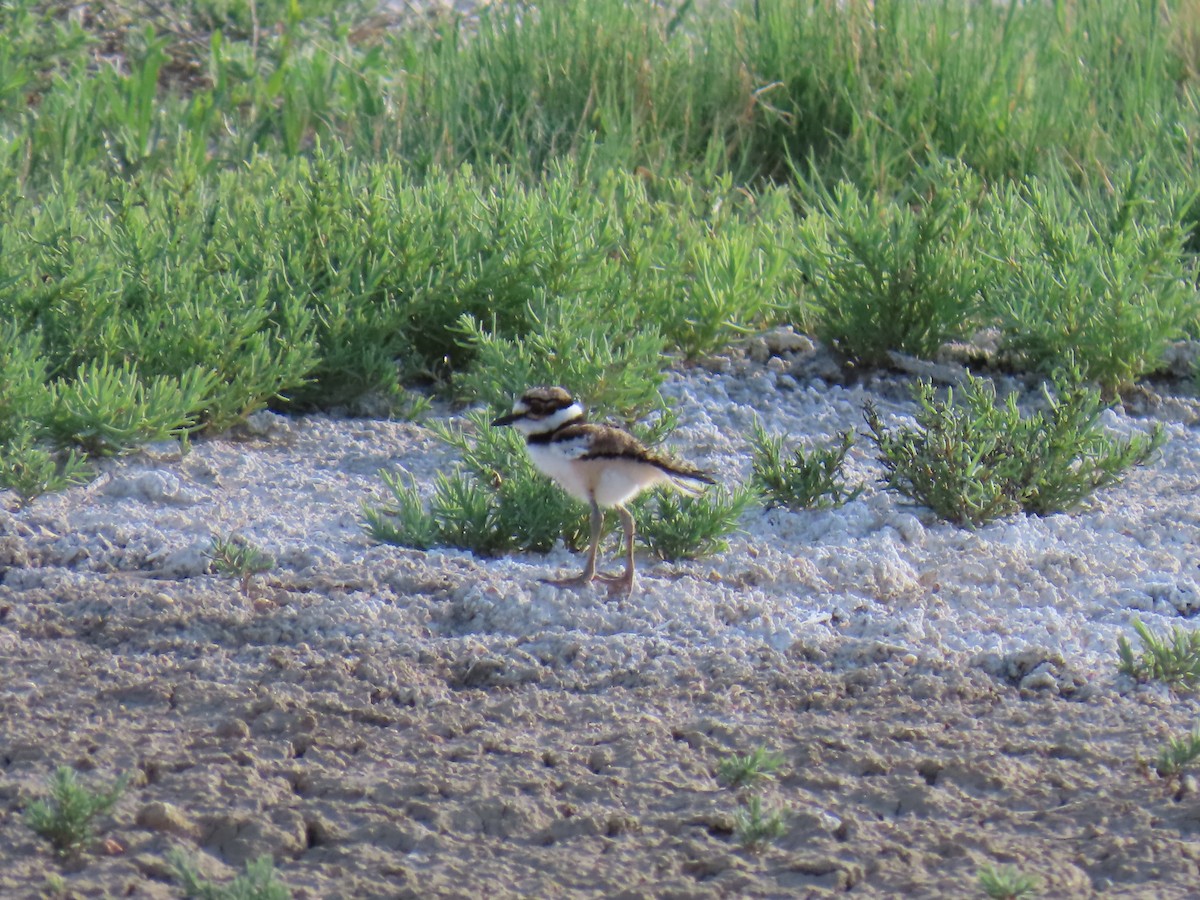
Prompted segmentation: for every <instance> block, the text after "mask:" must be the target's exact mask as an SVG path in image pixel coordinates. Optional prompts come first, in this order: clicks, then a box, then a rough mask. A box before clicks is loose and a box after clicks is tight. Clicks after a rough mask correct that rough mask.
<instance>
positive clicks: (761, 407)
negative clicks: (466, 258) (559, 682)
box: [0, 365, 1200, 690]
mask: <svg viewBox="0 0 1200 900" xmlns="http://www.w3.org/2000/svg"><path fill="white" fill-rule="evenodd" d="M726 368H727V369H730V370H731V371H727V372H714V371H710V370H702V369H694V370H689V371H686V372H682V373H676V374H672V375H671V376H670V377H669V378H668V381H667V383H666V386H665V388H664V392H665V394H666V395H667V396H668V397H669V399H670V401H671V402H672V405H673V406H674V407H675V409H676V410H677V411H678V414H679V419H680V427H679V429H678V430H677V431H676V432H675V433H674V435H673V436H672V438H671V440H670V442H669V446H670V448H671V450H672V451H673V452H675V453H677V454H678V455H680V456H682V457H684V458H686V459H688V460H691V461H692V462H694V463H696V464H698V465H700V466H702V467H704V468H706V469H708V470H710V471H712V472H714V473H717V475H718V477H719V479H720V480H722V481H724V482H726V483H728V484H734V483H738V482H741V481H743V480H745V479H746V478H747V477H748V475H749V468H750V459H751V452H750V449H749V447H748V444H747V441H746V437H745V436H746V435H747V434H748V433H749V431H750V428H751V423H752V422H753V420H754V417H755V416H756V415H757V416H758V417H759V418H760V420H761V421H762V423H763V424H764V426H765V427H766V428H767V430H768V431H770V432H784V433H787V434H789V435H792V436H793V437H795V438H798V439H801V440H804V441H827V440H830V439H832V438H833V437H834V435H836V434H837V433H838V432H839V431H842V430H845V429H854V430H861V429H862V421H863V420H862V408H863V403H864V401H866V400H868V399H869V398H870V399H873V400H874V401H875V402H876V403H877V405H878V407H879V408H880V410H881V411H882V412H883V413H884V415H885V416H886V417H888V418H889V419H891V420H892V421H894V422H897V423H899V422H901V421H903V420H905V418H906V417H911V416H912V414H913V413H914V411H915V406H914V404H913V403H911V402H910V401H908V400H907V399H906V398H907V397H908V391H907V387H906V386H905V385H906V384H907V382H902V381H900V380H898V379H879V380H878V381H876V382H875V383H874V385H873V387H874V388H875V389H874V390H871V389H867V388H864V387H863V386H861V385H860V386H838V385H831V384H827V383H826V382H825V381H823V380H821V379H820V378H815V377H813V378H799V379H797V378H795V377H793V376H792V375H788V374H781V373H780V372H777V371H775V369H773V368H771V367H769V366H757V365H742V366H726ZM739 368H740V369H741V371H732V370H734V369H739ZM1195 409H1196V404H1195V402H1194V401H1189V400H1178V399H1176V400H1173V401H1171V402H1169V403H1165V404H1163V405H1161V406H1159V407H1158V410H1159V411H1158V413H1157V416H1158V419H1160V420H1162V421H1163V424H1164V426H1165V428H1166V431H1167V434H1168V437H1169V441H1168V443H1167V444H1166V446H1165V448H1164V449H1163V451H1162V452H1161V456H1160V457H1159V458H1157V459H1156V460H1155V461H1153V462H1152V463H1151V464H1150V465H1148V466H1146V467H1144V468H1141V469H1137V470H1134V471H1133V472H1131V473H1130V474H1129V476H1128V478H1127V479H1126V481H1125V482H1124V483H1123V484H1121V485H1119V486H1116V487H1114V488H1110V489H1108V490H1106V491H1103V492H1101V493H1100V494H1098V495H1096V496H1095V497H1094V498H1093V500H1092V501H1091V502H1089V503H1088V504H1087V505H1086V506H1085V508H1084V509H1082V510H1080V511H1078V512H1075V513H1073V514H1070V515H1055V516H1050V517H1047V518H1036V517H1024V516H1021V517H1017V518H1013V519H1008V520H1005V521H1001V522H997V523H994V524H991V525H989V526H987V527H983V528H980V529H978V530H976V531H967V530H962V529H959V528H957V527H955V526H953V525H950V524H947V523H944V522H940V521H938V520H937V519H936V518H935V517H934V516H933V515H932V514H931V513H929V512H928V510H924V509H921V508H918V507H914V506H912V505H908V504H906V503H905V502H904V501H903V499H902V498H900V497H899V496H897V495H895V494H893V493H889V492H886V491H884V490H882V488H881V487H880V486H879V484H878V478H879V476H880V475H881V473H882V469H881V467H880V466H879V464H878V463H877V462H876V461H875V460H874V458H873V456H872V453H873V449H874V448H873V446H872V445H871V444H870V443H869V442H868V441H866V440H865V439H862V440H859V441H858V442H857V444H856V446H855V449H854V450H853V451H852V454H851V458H850V460H849V465H848V476H849V479H850V480H851V481H859V480H863V481H866V482H867V489H866V491H865V492H864V493H863V495H862V496H861V497H860V498H859V499H857V500H855V501H854V502H852V503H850V504H848V505H847V506H845V507H843V508H841V509H835V510H823V511H801V512H791V511H788V510H784V509H771V510H762V509H757V510H752V511H751V512H749V513H748V514H747V515H746V516H745V518H744V520H743V523H742V524H743V528H744V533H742V534H739V535H736V536H735V537H734V538H733V539H732V541H731V544H730V548H729V551H728V552H727V553H725V554H723V555H722V556H721V557H719V558H715V559H709V560H704V561H699V562H692V563H680V564H665V563H660V562H656V561H653V560H652V559H651V558H650V557H649V556H647V555H645V554H642V555H641V556H640V558H639V577H640V584H639V590H638V591H637V592H636V593H635V594H634V595H633V596H632V597H631V598H629V599H628V600H624V601H610V600H609V599H608V597H607V596H606V594H604V592H603V589H601V588H597V589H596V590H594V591H592V590H588V591H581V592H579V591H576V592H572V591H561V590H558V589H555V588H553V587H551V586H548V585H545V584H541V583H539V581H538V579H540V578H545V577H548V576H554V575H558V574H562V573H567V574H572V573H573V572H574V571H575V570H577V569H578V567H579V566H580V565H581V559H580V557H579V556H578V555H577V554H575V553H572V552H569V551H567V550H566V549H563V548H559V549H557V550H555V551H554V552H552V553H550V554H548V555H536V554H518V555H514V556H511V557H507V558H500V559H487V558H477V557H475V556H473V555H472V554H470V553H466V552H461V551H456V550H441V551H433V552H429V553H421V552H417V551H412V550H406V549H402V548H397V547H390V546H384V545H380V544H377V543H375V542H374V541H372V540H371V539H370V538H369V537H368V536H367V534H366V533H365V532H364V530H363V528H362V525H361V513H360V507H361V504H363V503H368V504H370V503H378V502H383V501H384V500H386V499H387V496H386V495H387V492H386V490H385V489H384V486H383V483H382V481H381V479H380V477H379V475H378V474H377V473H378V471H379V470H380V469H381V468H391V469H398V468H403V469H406V470H407V471H409V472H411V473H412V474H413V475H414V476H415V477H416V478H417V480H418V482H419V483H420V484H422V485H424V486H429V485H431V483H432V479H433V476H434V474H435V473H436V472H437V471H438V470H439V468H441V467H445V466H448V465H450V464H452V457H450V456H449V455H448V454H447V452H446V449H445V448H444V446H443V445H442V444H441V443H440V442H439V441H438V440H437V439H436V438H435V437H434V436H433V435H432V434H431V433H430V431H429V430H427V429H426V428H425V427H422V426H420V425H415V424H409V423H398V422H387V421H374V420H362V419H350V420H343V419H334V418H329V417H324V416H310V417H304V418H297V419H289V418H284V417H280V416H275V415H273V414H270V413H260V414H258V415H256V416H255V417H253V419H252V421H251V423H250V426H249V428H248V431H249V432H250V434H249V436H244V437H243V438H242V439H241V440H233V439H229V438H221V439H213V440H200V441H197V442H195V443H194V444H193V446H192V448H191V451H190V452H189V453H188V454H187V455H186V456H182V457H181V456H180V454H179V451H178V447H177V446H176V445H173V444H163V445H156V446H154V447H152V448H150V449H149V450H147V451H145V452H142V453H138V454H134V455H132V456H129V457H126V458H122V459H118V460H112V461H108V462H105V463H103V464H102V469H103V471H102V473H101V475H100V476H99V477H98V478H97V479H96V480H95V481H93V482H92V483H91V484H89V485H86V486H82V487H78V488H75V489H72V490H69V491H66V492H64V493H61V494H57V495H50V496H45V497H42V498H39V499H38V500H36V501H35V502H34V503H33V504H31V505H30V506H29V507H28V508H26V509H24V510H21V511H17V512H13V513H10V514H8V515H7V516H6V519H7V521H4V520H0V534H3V533H7V534H8V535H10V536H15V537H16V539H17V541H18V542H19V545H20V546H21V547H22V551H21V553H22V555H23V556H24V558H25V559H24V564H23V565H15V566H13V567H12V568H10V569H9V571H8V572H7V573H5V574H4V576H3V577H4V584H5V585H6V586H8V587H10V588H14V589H16V590H18V591H19V590H20V589H21V588H22V587H35V586H42V587H52V586H53V583H54V581H55V580H56V579H67V580H71V579H89V578H95V577H97V575H101V576H102V577H107V578H121V577H131V578H132V577H139V578H141V577H145V578H168V579H177V578H195V579H210V580H215V579H216V576H213V575H209V574H206V573H207V565H208V560H207V559H206V558H205V556H204V552H205V550H207V548H208V547H209V543H210V540H211V538H212V536H214V535H220V536H226V535H229V534H230V533H237V534H240V535H243V536H245V537H246V538H248V539H249V540H251V541H253V542H254V543H255V544H257V545H258V546H260V547H262V548H263V549H265V550H267V551H268V552H270V553H272V554H273V555H274V556H275V557H276V558H277V560H278V563H279V564H278V567H277V569H276V570H275V571H274V572H272V573H271V574H269V575H268V576H266V578H265V580H264V583H263V587H262V589H261V591H262V594H261V596H263V597H267V598H269V597H270V594H271V584H272V580H274V581H275V582H276V583H280V584H286V585H287V586H288V587H289V588H291V589H293V590H295V589H296V587H297V586H300V587H301V588H303V586H304V585H311V586H312V587H313V588H314V595H313V601H312V603H310V604H307V605H304V604H283V605H280V606H279V607H275V606H272V605H271V604H270V603H259V604H257V605H254V604H248V603H245V602H244V599H243V598H240V597H239V595H237V594H236V592H231V591H227V590H214V591H213V592H212V594H211V602H212V603H213V604H214V605H224V606H229V605H237V604H243V605H244V606H245V607H246V608H245V610H244V611H242V612H240V613H238V614H239V615H244V616H245V617H247V619H255V618H257V619H258V621H257V622H256V626H257V627H256V628H255V634H256V635H257V636H258V638H259V639H260V640H261V642H262V643H281V644H291V645H299V644H301V643H308V644H312V645H318V644H320V645H328V644H329V643H330V642H333V643H335V644H336V643H337V642H338V640H339V639H341V640H344V642H345V643H346V645H347V646H351V645H356V646H361V644H362V642H364V641H365V642H367V643H369V644H375V645H377V646H379V647H383V648H387V647H388V646H392V645H394V646H405V647H408V648H412V647H414V646H419V645H421V644H422V643H423V642H425V641H429V640H434V641H437V640H449V641H452V642H461V643H462V645H463V646H464V647H465V648H467V649H474V650H475V651H476V652H478V653H479V654H480V655H481V657H482V656H483V655H492V656H499V657H502V658H504V659H506V661H507V662H516V663H519V662H520V660H522V659H524V660H530V661H537V662H540V663H541V664H551V665H554V664H555V663H557V662H566V663H569V668H571V669H573V670H574V671H576V672H577V673H579V675H580V677H587V676H588V674H589V673H591V674H594V673H595V672H596V671H597V670H598V669H601V668H608V669H615V670H621V669H624V670H627V671H629V670H642V671H646V670H660V669H665V670H669V669H670V668H671V667H672V666H677V665H684V664H685V663H686V660H687V659H689V658H690V657H691V656H692V655H693V654H694V653H696V652H697V651H699V652H701V653H702V654H708V653H712V652H714V651H716V652H717V653H719V654H722V655H725V656H726V657H727V658H729V659H730V660H731V661H736V660H739V659H741V660H745V659H747V658H750V657H752V656H753V655H754V654H755V653H756V650H759V649H761V648H763V647H764V646H765V647H769V648H773V649H775V650H793V651H799V652H803V653H805V654H807V655H809V656H814V657H821V658H824V659H826V660H827V661H829V662H831V663H832V664H833V665H835V666H847V667H849V666H855V665H858V664H863V663H867V662H871V661H879V660H881V659H885V658H891V659H899V660H902V661H904V662H906V663H908V664H910V665H913V666H914V667H927V666H934V667H943V666H947V665H948V666H953V667H958V666H981V667H983V668H984V669H986V670H987V671H989V672H991V673H992V674H994V675H997V676H999V677H1004V678H1008V679H1010V680H1012V681H1013V682H1014V683H1021V684H1022V686H1024V687H1030V688H1049V689H1060V690H1074V689H1075V688H1077V687H1079V686H1081V685H1083V684H1084V683H1092V684H1096V683H1112V682H1117V681H1119V680H1120V679H1119V678H1118V676H1117V675H1116V672H1115V659H1116V657H1115V648H1116V643H1117V637H1118V635H1122V634H1125V635H1129V636H1130V637H1131V638H1132V637H1133V632H1132V629H1131V627H1130V622H1131V620H1132V619H1133V618H1134V617H1135V616H1136V617H1138V618H1140V619H1141V620H1142V621H1144V622H1145V623H1147V624H1148V625H1149V626H1150V627H1151V628H1155V629H1162V628H1166V627H1169V626H1170V625H1171V624H1173V623H1177V622H1179V621H1181V618H1180V617H1181V616H1188V615H1191V614H1193V613H1195V612H1196V611H1198V610H1200V588H1198V586H1197V574H1198V573H1197V561H1196V551H1195V546H1194V538H1195V534H1196V527H1197V522H1198V520H1200V502H1198V494H1197V490H1198V485H1200V478H1198V471H1200V441H1198V440H1197V435H1196V432H1195V430H1194V428H1193V427H1192V425H1191V422H1192V421H1193V420H1194V418H1195V416H1194V412H1195ZM442 414H443V415H448V414H449V413H447V412H446V411H445V410H443V411H442ZM1153 421H1154V420H1153V419H1152V418H1132V417H1130V416H1127V415H1125V414H1124V413H1121V412H1109V413H1107V414H1105V417H1104V424H1105V426H1107V427H1108V428H1110V429H1111V430H1112V431H1114V432H1116V433H1118V434H1129V433H1132V432H1137V431H1145V430H1148V429H1149V427H1150V426H1151V424H1152V422H1153ZM11 539H12V538H11V537H10V538H9V540H11ZM605 550H606V554H607V557H608V559H607V563H608V567H609V568H616V567H617V565H618V563H617V562H616V560H614V559H612V554H613V552H614V551H615V550H616V547H615V543H613V544H610V545H609V546H607V547H606V548H605ZM130 593H131V596H132V595H135V594H139V593H140V594H143V595H144V592H130ZM130 602H131V603H138V602H146V601H145V600H144V599H142V600H132V599H131V600H130ZM164 602H168V601H166V600H164ZM104 612H105V611H104V610H85V609H80V610H76V611H75V614H79V615H87V614H99V615H103V614H104ZM127 612H129V613H132V614H134V615H136V610H134V609H130V610H128V611H127ZM220 612H221V613H223V614H224V615H228V614H229V613H230V612H231V610H229V609H225V610H221V611H220ZM234 612H236V611H234ZM220 617H221V616H217V618H220ZM189 627H196V626H195V625H192V626H189ZM184 636H186V635H184ZM194 638H195V639H196V641H197V644H198V646H202V645H203V644H204V641H205V635H204V634H202V633H197V634H195V635H194ZM1135 645H1136V641H1135Z"/></svg>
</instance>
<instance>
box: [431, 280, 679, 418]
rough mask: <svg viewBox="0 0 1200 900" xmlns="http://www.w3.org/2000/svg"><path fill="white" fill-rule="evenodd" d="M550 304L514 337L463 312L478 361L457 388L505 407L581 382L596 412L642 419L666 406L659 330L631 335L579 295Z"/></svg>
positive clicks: (463, 331)
mask: <svg viewBox="0 0 1200 900" xmlns="http://www.w3.org/2000/svg"><path fill="white" fill-rule="evenodd" d="M545 308H546V312H543V313H541V314H540V315H539V316H537V317H535V318H534V325H533V326H532V327H531V328H530V330H529V331H528V333H527V334H525V335H524V336H521V337H512V338H508V337H504V336H502V335H499V334H496V333H495V332H493V331H489V330H487V329H485V328H484V327H483V326H482V325H481V324H480V323H479V322H478V321H477V320H476V319H474V318H472V317H470V316H464V317H463V319H462V320H461V322H460V323H459V330H460V333H461V334H462V335H463V341H464V343H465V345H466V346H467V348H468V349H469V351H470V353H471V356H472V357H473V360H472V363H471V365H470V367H469V368H468V369H467V370H466V371H464V372H463V373H462V374H461V375H459V376H457V377H456V378H455V387H456V388H457V391H458V393H459V394H460V395H462V396H464V397H472V398H477V399H478V400H480V401H482V402H484V403H486V404H487V405H488V406H490V407H492V408H495V409H501V408H504V407H505V406H509V405H511V404H512V402H513V398H514V397H519V396H520V395H521V393H522V392H523V391H524V390H526V389H527V388H529V387H532V386H535V385H555V384H562V385H581V386H585V387H586V391H585V393H584V394H583V396H582V398H581V399H582V400H583V401H584V402H585V403H586V405H587V408H588V410H589V412H590V414H591V415H592V416H593V417H596V418H603V417H604V416H606V415H610V414H619V415H621V416H623V417H627V418H628V419H638V418H642V417H643V416H646V415H649V414H651V413H661V412H663V411H664V410H665V406H666V404H665V403H664V402H663V398H662V395H661V394H660V393H659V388H660V386H661V385H662V383H663V374H662V372H661V368H662V365H663V359H662V352H663V341H662V338H661V337H660V336H659V335H658V333H657V332H656V331H654V330H653V329H647V330H642V331H633V332H632V333H628V334H627V333H625V332H624V329H622V328H621V327H620V325H619V324H616V323H612V322H602V321H597V318H596V316H595V315H594V313H590V311H589V310H588V308H587V307H586V306H584V305H583V304H582V303H578V302H575V303H572V302H560V303H558V304H557V305H553V304H550V303H548V302H547V303H546V305H545ZM614 333H615V334H616V335H617V337H610V336H609V335H610V334H614Z"/></svg>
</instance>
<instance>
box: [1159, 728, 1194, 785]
mask: <svg viewBox="0 0 1200 900" xmlns="http://www.w3.org/2000/svg"><path fill="white" fill-rule="evenodd" d="M1197 759H1200V727H1196V728H1193V729H1192V731H1191V733H1190V734H1185V735H1183V737H1171V738H1167V743H1166V744H1165V745H1164V746H1163V748H1162V749H1161V750H1159V751H1158V757H1157V759H1156V760H1155V761H1154V771H1156V772H1157V773H1158V775H1159V777H1160V778H1174V777H1176V776H1178V775H1180V774H1182V772H1183V770H1184V768H1186V767H1187V766H1190V765H1191V764H1192V763H1194V762H1195V761H1196V760H1197Z"/></svg>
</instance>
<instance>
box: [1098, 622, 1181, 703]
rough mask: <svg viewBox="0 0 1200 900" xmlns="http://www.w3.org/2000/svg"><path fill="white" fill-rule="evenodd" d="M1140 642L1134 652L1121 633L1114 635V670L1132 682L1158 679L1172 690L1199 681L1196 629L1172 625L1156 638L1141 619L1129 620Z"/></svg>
mask: <svg viewBox="0 0 1200 900" xmlns="http://www.w3.org/2000/svg"><path fill="white" fill-rule="evenodd" d="M1131 624H1132V626H1133V630H1134V631H1136V632H1137V635H1138V637H1139V638H1140V639H1141V642H1142V649H1141V653H1139V654H1137V655H1135V654H1134V651H1133V645H1132V644H1130V642H1129V639H1128V638H1127V637H1125V636H1124V635H1121V636H1120V637H1118V638H1117V655H1118V657H1119V660H1120V661H1119V662H1118V663H1117V669H1118V671H1120V672H1122V673H1124V674H1126V675H1128V676H1130V677H1131V678H1133V679H1135V680H1136V681H1143V682H1144V681H1161V682H1162V683H1163V684H1166V685H1167V686H1169V687H1171V688H1172V689H1175V690H1181V689H1182V690H1194V689H1195V688H1196V686H1197V684H1200V631H1196V630H1192V629H1188V628H1184V627H1183V626H1182V625H1176V626H1174V627H1173V628H1172V629H1171V633H1170V635H1169V636H1163V637H1160V636H1159V635H1156V634H1155V633H1154V632H1152V631H1151V630H1150V629H1149V628H1148V627H1147V626H1146V625H1145V624H1144V623H1143V622H1142V621H1141V620H1139V619H1134V620H1133V621H1132V623H1131Z"/></svg>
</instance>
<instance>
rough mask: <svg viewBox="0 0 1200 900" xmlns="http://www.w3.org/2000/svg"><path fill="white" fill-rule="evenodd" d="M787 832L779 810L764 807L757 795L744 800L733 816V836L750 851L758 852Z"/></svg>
mask: <svg viewBox="0 0 1200 900" xmlns="http://www.w3.org/2000/svg"><path fill="white" fill-rule="evenodd" d="M785 834H787V825H786V824H785V823H784V821H783V816H782V814H781V813H780V812H779V810H775V809H765V808H764V807H763V802H762V798H761V797H759V796H758V795H755V796H752V797H750V798H748V799H747V800H746V803H745V805H744V806H743V807H742V808H741V809H739V810H738V811H737V812H736V813H735V814H734V817H733V836H734V838H735V839H736V840H737V842H738V843H739V844H741V845H742V847H743V848H744V849H746V850H748V851H749V852H751V853H758V852H760V851H761V850H763V849H764V848H765V847H766V846H767V845H768V844H770V843H772V842H773V841H777V840H779V839H780V838H781V837H783V836H784V835H785Z"/></svg>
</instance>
